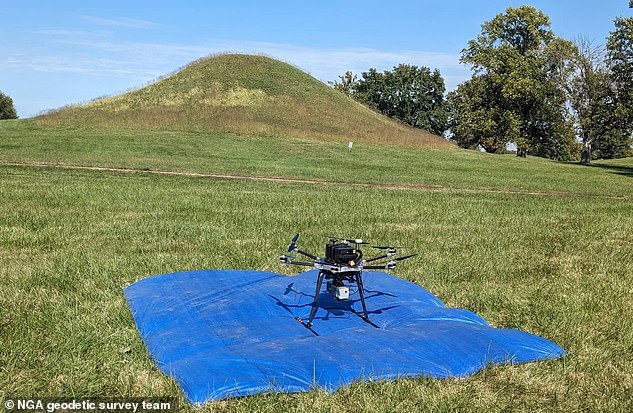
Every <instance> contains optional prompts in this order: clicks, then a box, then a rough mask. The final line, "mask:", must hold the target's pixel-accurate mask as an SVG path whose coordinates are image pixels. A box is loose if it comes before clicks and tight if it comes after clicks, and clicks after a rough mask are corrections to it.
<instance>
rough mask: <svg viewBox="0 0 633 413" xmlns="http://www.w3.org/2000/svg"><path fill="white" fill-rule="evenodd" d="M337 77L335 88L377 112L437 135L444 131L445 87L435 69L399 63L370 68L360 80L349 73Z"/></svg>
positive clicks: (445, 121) (445, 125)
mask: <svg viewBox="0 0 633 413" xmlns="http://www.w3.org/2000/svg"><path fill="white" fill-rule="evenodd" d="M339 78H340V79H341V82H340V83H339V82H333V83H332V85H333V86H334V88H335V89H337V90H339V91H341V92H343V93H345V94H346V95H348V96H351V97H353V98H354V99H356V100H358V101H359V102H361V103H364V104H366V105H367V106H369V107H371V108H373V109H375V110H377V111H379V112H380V113H383V114H385V115H387V116H389V117H392V118H396V119H399V120H400V121H402V122H404V123H407V124H409V125H411V126H413V127H416V128H421V129H425V130H428V131H429V132H432V133H435V134H437V135H442V134H443V133H444V132H445V131H446V129H447V112H446V101H445V99H444V92H445V91H446V87H445V85H444V78H443V77H442V75H441V74H440V72H439V70H437V69H436V70H434V71H431V69H429V68H428V67H424V66H421V67H418V66H414V65H407V64H400V65H398V66H396V67H394V68H393V70H386V71H384V72H378V71H377V70H376V69H374V68H371V69H369V71H367V72H363V73H362V75H361V78H360V79H357V78H356V76H354V75H353V74H352V73H351V72H346V73H345V75H344V76H339Z"/></svg>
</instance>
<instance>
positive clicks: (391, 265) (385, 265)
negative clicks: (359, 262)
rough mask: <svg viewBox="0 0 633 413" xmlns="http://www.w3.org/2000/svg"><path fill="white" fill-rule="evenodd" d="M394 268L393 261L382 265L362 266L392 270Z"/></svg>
mask: <svg viewBox="0 0 633 413" xmlns="http://www.w3.org/2000/svg"><path fill="white" fill-rule="evenodd" d="M394 268H396V263H395V262H393V261H389V262H388V263H386V264H383V265H365V266H364V267H363V269H364V270H393V269H394Z"/></svg>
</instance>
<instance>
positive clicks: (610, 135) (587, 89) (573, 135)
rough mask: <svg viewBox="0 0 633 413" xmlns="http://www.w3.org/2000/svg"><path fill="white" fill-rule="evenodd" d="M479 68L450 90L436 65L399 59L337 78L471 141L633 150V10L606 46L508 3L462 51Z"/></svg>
mask: <svg viewBox="0 0 633 413" xmlns="http://www.w3.org/2000/svg"><path fill="white" fill-rule="evenodd" d="M461 62H462V63H464V64H467V65H469V66H470V67H471V71H472V77H471V78H470V79H468V80H466V81H465V82H463V83H461V84H460V85H458V87H457V89H456V90H454V91H452V92H450V93H448V95H445V86H444V79H443V78H442V76H441V74H440V72H439V71H438V70H437V69H436V70H434V71H431V70H430V69H429V68H427V67H424V66H422V67H417V66H412V65H406V64H400V65H398V66H396V67H394V68H393V70H391V71H384V72H378V71H377V70H376V69H373V68H372V69H369V71H367V72H362V74H361V77H360V78H359V77H358V76H357V75H354V74H353V73H352V72H349V71H348V72H346V73H345V74H344V75H342V76H339V81H335V82H330V83H331V84H332V85H333V87H334V88H335V89H336V90H339V91H341V92H342V93H345V94H346V95H347V96H349V97H350V98H353V99H355V100H357V101H359V102H361V103H364V104H366V105H368V106H369V107H371V108H374V109H375V110H377V111H379V112H381V113H383V114H385V115H387V116H390V117H393V118H396V119H399V120H400V121H402V122H404V123H407V124H409V125H412V126H414V127H417V128H422V129H426V130H428V131H430V132H433V133H436V134H438V135H444V136H446V137H448V138H449V139H452V140H453V141H455V142H456V143H457V144H458V145H460V146H462V147H464V148H483V149H484V150H485V151H486V152H492V153H502V152H505V151H507V148H508V145H509V144H513V145H514V146H515V147H516V153H517V156H526V155H527V154H530V155H534V156H540V157H545V158H550V159H557V160H573V159H580V160H581V162H583V163H589V162H591V160H592V159H597V158H619V157H626V156H633V149H632V145H633V18H616V19H615V20H614V29H613V31H612V32H611V33H610V35H609V37H608V38H607V42H606V46H596V45H594V44H592V43H591V42H590V41H587V40H585V39H583V38H579V39H577V40H575V41H569V40H566V39H563V38H560V37H557V36H556V35H555V34H554V32H553V31H552V28H551V23H550V19H549V17H548V16H547V15H546V14H545V13H543V12H542V11H540V10H538V9H536V8H534V7H531V6H520V7H518V8H513V7H509V8H508V9H507V10H506V11H505V12H504V13H501V14H498V15H497V16H495V17H494V18H493V19H492V20H490V21H487V22H485V23H484V24H483V25H482V29H481V32H480V33H479V35H478V36H477V37H476V38H475V39H473V40H470V41H469V42H468V45H467V47H466V48H464V49H463V50H462V52H461Z"/></svg>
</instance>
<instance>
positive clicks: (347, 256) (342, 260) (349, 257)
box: [325, 243, 363, 265]
mask: <svg viewBox="0 0 633 413" xmlns="http://www.w3.org/2000/svg"><path fill="white" fill-rule="evenodd" d="M362 256H363V254H362V252H361V251H360V250H357V249H356V248H354V247H352V246H351V245H349V244H344V243H338V244H326V246H325V259H326V260H328V261H330V262H333V263H336V264H342V265H355V263H356V262H359V261H360V259H361V258H362Z"/></svg>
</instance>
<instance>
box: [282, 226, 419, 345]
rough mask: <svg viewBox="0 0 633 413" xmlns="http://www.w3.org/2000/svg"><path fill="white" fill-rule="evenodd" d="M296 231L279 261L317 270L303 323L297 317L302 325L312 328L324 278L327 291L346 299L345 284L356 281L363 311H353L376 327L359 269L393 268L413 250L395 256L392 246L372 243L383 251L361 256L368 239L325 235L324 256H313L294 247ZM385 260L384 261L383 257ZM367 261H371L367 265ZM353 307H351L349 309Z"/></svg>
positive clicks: (295, 244) (412, 255)
mask: <svg viewBox="0 0 633 413" xmlns="http://www.w3.org/2000/svg"><path fill="white" fill-rule="evenodd" d="M298 239H299V234H296V235H295V236H294V237H293V238H292V241H290V245H288V254H284V255H282V256H281V257H279V260H280V261H281V263H282V264H291V265H299V266H304V267H313V268H316V269H318V270H319V274H318V276H317V284H316V292H315V294H314V301H313V302H312V309H311V310H310V316H309V318H308V322H307V323H303V321H302V320H301V319H299V318H297V320H298V321H299V322H300V323H301V324H303V325H304V326H305V327H307V328H308V329H310V330H311V331H312V332H313V333H315V334H316V332H314V330H312V325H313V321H314V315H315V314H316V311H317V308H318V306H317V303H318V300H319V293H320V292H321V287H322V285H323V279H326V280H328V281H327V291H328V292H329V293H330V295H331V296H332V297H333V298H335V299H336V300H348V299H349V286H350V285H351V284H356V286H357V287H358V293H359V295H360V302H361V305H362V307H363V313H362V314H358V313H356V312H354V313H355V314H356V315H358V316H360V317H361V318H362V319H363V320H364V321H365V322H367V323H369V324H371V325H372V326H374V327H376V328H378V326H377V325H376V324H374V323H373V322H371V320H370V319H369V316H368V314H367V306H366V305H365V293H364V287H363V276H362V274H363V270H392V269H394V268H396V265H397V262H398V261H402V260H406V259H407V258H411V257H414V256H416V255H417V254H411V255H405V256H401V257H396V254H397V248H396V247H392V246H375V245H372V246H371V248H375V249H378V250H383V251H385V252H384V253H382V254H380V255H377V256H375V257H371V258H363V252H362V251H361V250H360V249H359V247H358V246H359V245H369V242H365V241H363V240H362V239H352V238H339V237H329V239H330V240H329V242H328V243H327V244H326V245H325V257H324V258H323V257H317V256H316V255H314V254H311V253H309V252H306V251H303V250H301V249H299V248H298V247H297V240H298ZM299 255H303V256H304V257H307V258H309V259H310V260H311V261H295V259H296V258H297V257H298V256H299ZM385 260H388V261H385ZM368 263H374V264H372V265H367V264H368ZM352 311H353V310H352Z"/></svg>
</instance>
